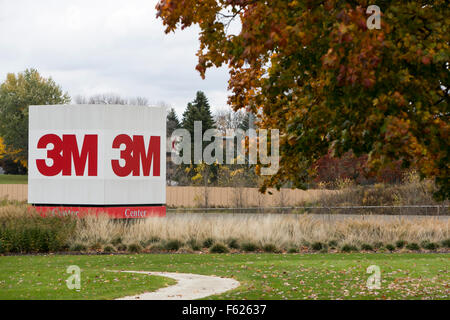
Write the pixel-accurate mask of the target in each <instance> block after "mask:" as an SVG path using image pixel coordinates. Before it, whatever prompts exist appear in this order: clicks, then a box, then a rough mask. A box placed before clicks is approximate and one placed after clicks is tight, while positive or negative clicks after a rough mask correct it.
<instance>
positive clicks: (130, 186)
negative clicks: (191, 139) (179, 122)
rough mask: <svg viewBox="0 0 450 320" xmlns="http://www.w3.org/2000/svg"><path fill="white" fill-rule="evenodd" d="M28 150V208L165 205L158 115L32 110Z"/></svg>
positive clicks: (162, 125) (114, 108) (142, 110)
mask: <svg viewBox="0 0 450 320" xmlns="http://www.w3.org/2000/svg"><path fill="white" fill-rule="evenodd" d="M28 142H29V147H28V148H29V156H28V202H29V203H32V204H41V205H42V204H46V205H75V206H77V205H158V204H159V205H162V204H165V202H166V192H165V190H166V189H165V187H166V110H165V108H164V107H145V106H119V105H53V106H30V109H29V140H28Z"/></svg>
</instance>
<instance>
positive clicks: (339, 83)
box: [157, 0, 450, 198]
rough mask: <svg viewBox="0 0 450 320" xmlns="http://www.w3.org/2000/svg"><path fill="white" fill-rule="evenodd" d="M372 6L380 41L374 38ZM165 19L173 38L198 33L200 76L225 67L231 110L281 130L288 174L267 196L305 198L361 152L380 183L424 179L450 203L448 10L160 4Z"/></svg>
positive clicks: (399, 5) (331, 1) (306, 3)
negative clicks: (400, 170)
mask: <svg viewBox="0 0 450 320" xmlns="http://www.w3.org/2000/svg"><path fill="white" fill-rule="evenodd" d="M369 5H378V6H379V7H380V9H381V11H382V16H381V28H380V29H372V30H369V29H368V27H367V21H368V18H369V17H370V14H367V13H366V10H367V7H368V6H369ZM157 11H158V14H157V15H158V17H160V18H161V19H162V21H163V23H164V25H165V26H166V32H171V31H175V30H176V29H177V28H178V27H181V28H182V29H184V28H187V27H189V26H191V25H194V24H195V25H198V26H199V27H200V37H199V40H200V48H199V51H198V53H197V55H198V65H197V70H198V71H199V72H200V74H201V76H202V77H204V76H205V73H206V70H207V69H208V68H210V67H220V66H222V65H224V64H225V65H228V67H229V70H230V79H229V89H230V90H231V92H232V95H231V96H230V97H229V103H230V104H231V106H233V108H234V109H236V110H237V109H240V108H251V109H252V110H253V111H254V113H255V114H257V115H258V116H259V119H258V120H259V126H260V127H262V128H278V129H279V130H280V134H281V141H280V155H281V162H280V170H279V171H278V173H277V174H276V175H274V176H272V177H270V178H269V179H267V180H266V182H265V185H264V187H263V190H264V188H265V187H268V186H275V187H280V186H281V185H282V184H283V183H284V182H285V181H292V182H293V183H294V186H295V187H299V188H303V187H305V181H306V180H307V179H308V174H305V173H306V171H307V170H308V169H309V168H311V165H312V164H313V163H314V162H315V161H317V160H318V159H320V158H321V157H322V156H324V155H326V154H327V153H328V152H329V151H331V152H332V154H333V155H336V156H340V155H343V154H345V153H346V152H348V151H352V152H353V153H354V154H355V155H356V156H360V155H364V154H368V156H369V159H368V163H369V165H370V168H371V170H372V171H377V170H379V169H380V168H382V167H383V166H385V165H386V164H388V163H390V162H392V161H397V160H399V161H400V162H401V163H402V165H403V166H404V167H414V168H417V169H418V170H419V172H420V173H421V175H422V176H424V177H435V179H436V183H437V185H438V186H439V188H440V190H439V192H438V194H437V196H438V197H440V198H449V196H450V179H449V176H450V168H449V163H450V158H449V150H450V146H449V131H450V122H449V115H450V112H449V107H448V105H449V86H450V83H449V72H450V71H449V60H450V59H449V52H450V50H449V40H450V39H449V37H450V30H449V25H450V23H449V22H450V21H449V19H450V18H449V17H450V9H449V6H448V2H447V1H445V0H429V1H385V0H371V1H367V0H356V1H343V0H341V1H340V0H326V1H313V0H294V1H287V0H271V1H255V0H205V1H197V0H183V1H171V0H161V1H160V2H159V3H158V5H157ZM235 19H239V20H240V24H241V26H242V28H241V30H240V31H239V32H238V33H237V34H232V33H231V32H229V31H230V30H232V29H233V28H229V26H230V25H231V24H232V23H233V21H234V20H235Z"/></svg>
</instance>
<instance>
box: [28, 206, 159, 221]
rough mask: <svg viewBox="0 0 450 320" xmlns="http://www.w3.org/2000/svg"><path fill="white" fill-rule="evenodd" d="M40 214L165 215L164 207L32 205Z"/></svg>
mask: <svg viewBox="0 0 450 320" xmlns="http://www.w3.org/2000/svg"><path fill="white" fill-rule="evenodd" d="M33 208H34V209H35V210H36V211H37V212H40V213H41V216H43V217H45V216H59V217H63V216H76V217H83V216H86V215H101V214H107V215H108V216H110V217H111V218H115V219H136V218H150V217H165V216H166V207H165V206H157V207H126V206H124V207H64V206H58V207H56V206H34V207H33Z"/></svg>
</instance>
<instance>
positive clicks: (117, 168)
mask: <svg viewBox="0 0 450 320" xmlns="http://www.w3.org/2000/svg"><path fill="white" fill-rule="evenodd" d="M122 145H125V149H124V150H121V151H120V158H121V159H123V160H124V161H125V164H124V165H123V166H121V165H120V163H119V160H111V166H112V169H113V171H114V173H115V174H116V175H117V176H119V177H126V176H128V175H130V174H131V173H133V176H140V175H141V174H140V168H141V163H142V173H143V176H147V177H148V176H149V175H150V168H151V167H153V176H155V177H159V176H160V154H161V153H160V146H161V137H158V136H152V137H150V142H149V144H148V150H147V152H146V151H145V144H144V136H137V135H134V136H133V137H130V136H128V135H126V134H120V135H118V136H117V137H116V138H115V139H114V141H113V144H112V147H113V148H114V149H119V148H120V146H122ZM152 162H153V163H152ZM152 164H153V165H152Z"/></svg>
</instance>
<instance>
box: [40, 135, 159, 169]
mask: <svg viewBox="0 0 450 320" xmlns="http://www.w3.org/2000/svg"><path fill="white" fill-rule="evenodd" d="M49 145H53V148H52V149H49V148H48V147H49ZM122 145H124V146H125V148H124V149H123V150H120V159H113V160H111V167H112V170H113V171H114V173H115V174H116V175H117V176H119V177H126V176H128V175H130V174H133V176H141V166H142V176H150V169H151V168H152V169H153V176H155V177H159V176H160V167H161V166H160V155H161V151H160V150H161V149H160V147H161V137H159V136H152V137H150V141H149V144H148V149H147V150H146V148H145V143H144V136H142V135H133V136H132V137H130V136H128V135H126V134H119V135H118V136H116V137H115V138H114V140H113V142H112V148H113V149H121V147H122ZM37 148H38V149H46V150H47V159H51V160H52V164H51V165H47V162H46V159H37V160H36V166H37V169H38V171H39V172H40V173H41V174H42V175H44V176H56V175H58V174H60V173H61V172H62V175H63V176H71V175H72V162H73V164H74V167H75V175H76V176H84V175H85V168H86V164H87V167H88V170H87V174H88V176H97V171H98V135H96V134H87V135H85V136H84V140H83V145H82V147H81V151H80V150H79V148H78V144H77V139H76V135H74V134H63V135H62V138H60V137H59V136H58V135H56V134H46V135H44V136H42V137H41V138H40V139H39V141H38V144H37ZM120 160H122V163H124V165H123V166H122V165H121V161H120Z"/></svg>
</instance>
